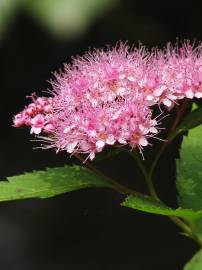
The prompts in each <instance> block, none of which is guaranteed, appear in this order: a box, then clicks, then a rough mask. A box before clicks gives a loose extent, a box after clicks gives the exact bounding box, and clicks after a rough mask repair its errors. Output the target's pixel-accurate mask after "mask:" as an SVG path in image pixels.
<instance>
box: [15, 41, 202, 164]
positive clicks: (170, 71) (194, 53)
mask: <svg viewBox="0 0 202 270" xmlns="http://www.w3.org/2000/svg"><path fill="white" fill-rule="evenodd" d="M55 77H56V79H55V80H54V81H52V97H48V98H47V97H36V96H35V95H32V103H31V104H29V105H28V106H27V107H25V109H24V110H23V111H22V112H21V113H19V114H17V115H16V116H15V117H14V126H15V127H21V126H30V127H31V133H35V134H37V135H38V134H42V136H43V139H44V140H46V141H47V142H48V145H47V146H46V147H47V148H51V147H54V148H56V149H57V151H60V150H66V151H67V152H68V153H73V154H75V153H85V154H87V155H88V157H89V158H90V159H93V158H94V157H95V153H97V152H101V151H102V150H103V148H104V147H105V146H106V145H116V146H118V145H129V146H130V147H131V149H133V148H135V147H138V148H139V149H140V150H141V149H142V148H143V147H145V146H147V145H148V144H149V143H148V138H150V137H154V136H155V135H156V134H157V133H158V127H157V125H158V123H157V120H156V119H155V118H152V109H153V106H154V105H159V106H161V104H162V105H163V106H164V107H165V108H166V107H167V108H168V109H170V108H172V107H173V106H174V105H175V104H177V101H178V100H180V99H183V98H188V99H192V98H194V97H196V98H201V97H202V45H201V44H199V45H198V47H196V48H194V47H193V46H191V45H190V44H189V42H186V43H185V44H184V45H183V46H182V47H181V48H178V47H172V46H171V45H168V46H167V47H166V48H165V49H164V50H157V49H154V50H152V51H151V52H148V51H147V50H146V49H145V48H144V47H143V46H140V47H139V48H133V49H129V47H128V46H127V45H124V44H122V43H120V44H119V45H118V46H116V47H115V48H113V49H108V50H106V51H104V50H95V51H94V52H92V53H87V54H85V55H84V56H83V57H77V58H75V59H74V60H73V63H72V65H65V66H64V71H63V72H62V73H60V74H55Z"/></svg>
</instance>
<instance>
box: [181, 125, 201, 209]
mask: <svg viewBox="0 0 202 270" xmlns="http://www.w3.org/2000/svg"><path fill="white" fill-rule="evenodd" d="M177 189H178V192H179V202H180V205H181V206H182V207H188V208H191V209H193V210H202V126H199V127H197V128H194V129H192V130H191V131H190V132H189V134H188V136H187V137H184V140H183V143H182V147H181V150H180V159H179V160H177Z"/></svg>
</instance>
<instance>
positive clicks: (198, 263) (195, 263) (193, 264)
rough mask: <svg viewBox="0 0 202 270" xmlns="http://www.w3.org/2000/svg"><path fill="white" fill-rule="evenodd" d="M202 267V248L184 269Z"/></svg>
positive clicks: (199, 268) (191, 269) (199, 269)
mask: <svg viewBox="0 0 202 270" xmlns="http://www.w3.org/2000/svg"><path fill="white" fill-rule="evenodd" d="M201 269H202V250H200V251H199V252H197V253H196V254H195V255H194V257H193V258H192V259H191V261H189V262H188V263H187V264H186V265H185V267H184V270H201Z"/></svg>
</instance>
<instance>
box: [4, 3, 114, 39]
mask: <svg viewBox="0 0 202 270" xmlns="http://www.w3.org/2000/svg"><path fill="white" fill-rule="evenodd" d="M118 2H119V0H0V39H2V38H3V37H4V35H5V33H6V31H7V30H8V28H9V27H10V26H11V25H12V23H13V22H14V19H15V18H16V17H17V15H18V14H19V13H21V12H24V13H25V14H28V15H30V16H32V17H33V18H34V19H35V20H36V21H37V23H38V24H39V25H41V26H42V27H44V28H45V29H47V30H48V31H49V32H50V33H52V34H53V35H54V36H55V37H57V38H76V37H77V36H80V35H81V34H83V33H84V32H85V30H87V29H88V27H89V26H90V25H91V23H92V22H93V21H94V20H95V19H96V18H97V17H99V16H102V15H104V14H105V12H107V10H109V9H110V8H112V7H113V6H114V5H115V4H117V3H118Z"/></svg>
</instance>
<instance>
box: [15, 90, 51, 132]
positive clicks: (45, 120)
mask: <svg viewBox="0 0 202 270" xmlns="http://www.w3.org/2000/svg"><path fill="white" fill-rule="evenodd" d="M31 98H32V101H33V102H32V103H30V104H29V105H28V106H27V107H25V109H24V110H23V111H22V112H20V113H19V114H17V115H15V117H14V120H13V122H14V126H15V127H21V126H31V131H30V133H31V134H32V133H35V134H39V133H41V132H45V133H51V132H52V131H53V130H54V127H53V125H52V124H51V122H50V119H49V118H50V117H49V115H50V114H51V112H52V101H53V99H52V98H51V97H49V98H47V97H38V98H37V97H36V95H35V93H33V94H32V96H31Z"/></svg>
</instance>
